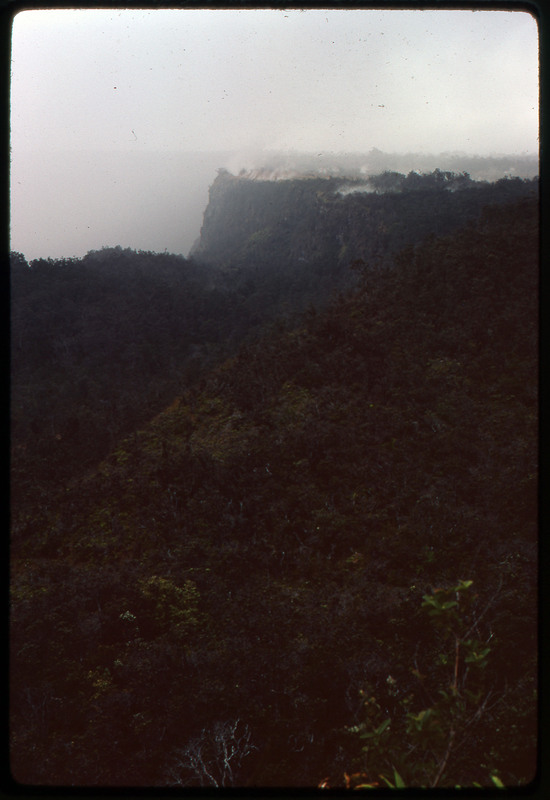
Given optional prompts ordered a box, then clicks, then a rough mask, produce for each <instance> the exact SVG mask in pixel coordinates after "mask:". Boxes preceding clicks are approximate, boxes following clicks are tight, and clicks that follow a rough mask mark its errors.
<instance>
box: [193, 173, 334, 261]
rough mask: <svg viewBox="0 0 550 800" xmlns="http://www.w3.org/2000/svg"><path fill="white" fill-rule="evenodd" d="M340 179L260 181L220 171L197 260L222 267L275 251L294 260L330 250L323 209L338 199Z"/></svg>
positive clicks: (204, 225)
mask: <svg viewBox="0 0 550 800" xmlns="http://www.w3.org/2000/svg"><path fill="white" fill-rule="evenodd" d="M340 182H341V181H338V180H337V179H335V178H310V179H308V178H303V179H294V180H280V181H277V180H262V179H259V180H256V179H250V178H249V177H235V176H233V175H231V174H230V173H228V172H226V171H225V170H220V171H219V174H218V177H217V178H216V180H215V181H214V183H213V184H212V186H211V187H210V191H209V202H208V206H207V208H206V211H205V214H204V220H203V225H202V228H201V234H200V237H199V240H198V242H197V243H196V245H195V246H194V248H193V249H192V251H191V255H192V256H193V257H194V258H196V259H197V260H201V261H209V262H212V263H216V264H219V265H225V264H236V263H240V262H243V261H248V260H249V258H250V257H258V256H261V258H262V260H263V259H264V258H265V257H266V256H267V257H268V260H271V258H270V257H269V256H268V254H267V250H268V248H267V247H266V245H268V244H269V250H270V253H271V255H275V254H276V255H277V257H279V258H280V257H281V256H284V257H285V258H290V259H291V260H293V261H297V260H299V259H300V258H304V257H306V256H305V255H304V254H305V253H306V252H309V256H310V257H311V256H312V255H313V254H314V253H315V252H320V251H321V250H325V249H326V246H327V244H328V241H326V239H327V237H326V236H325V237H321V239H324V240H325V241H323V242H322V245H323V246H322V247H321V241H320V240H319V238H320V237H319V234H320V229H319V221H320V219H321V216H322V212H321V209H322V207H323V206H325V205H326V203H327V202H328V197H329V196H331V195H334V193H335V191H336V189H337V186H338V183H340Z"/></svg>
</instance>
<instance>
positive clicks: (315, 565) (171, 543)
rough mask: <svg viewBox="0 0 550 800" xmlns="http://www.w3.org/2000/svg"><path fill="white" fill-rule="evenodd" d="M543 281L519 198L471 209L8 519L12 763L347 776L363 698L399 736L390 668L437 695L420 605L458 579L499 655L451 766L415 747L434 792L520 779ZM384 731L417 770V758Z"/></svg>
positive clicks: (296, 780)
mask: <svg viewBox="0 0 550 800" xmlns="http://www.w3.org/2000/svg"><path fill="white" fill-rule="evenodd" d="M537 280H538V208H537V203H536V202H535V201H529V200H525V201H521V202H519V203H514V204H508V205H507V204H502V205H500V206H497V207H494V208H491V209H487V210H486V212H485V213H484V214H483V216H482V218H481V219H480V220H479V221H478V222H477V223H475V224H474V223H472V224H471V225H469V226H467V227H465V228H464V229H463V230H460V231H458V232H455V233H453V234H452V235H449V236H447V237H444V238H432V239H431V240H429V241H427V242H425V243H423V244H420V245H418V246H416V247H415V248H410V249H409V250H407V251H405V252H404V253H403V254H402V255H401V256H400V257H399V261H398V268H397V269H395V270H391V271H386V272H384V273H383V274H377V273H369V272H368V271H366V272H365V276H364V281H363V283H362V284H361V287H360V288H359V289H358V290H356V291H355V292H354V293H352V294H350V295H349V296H344V297H341V298H340V299H339V300H338V301H335V302H334V303H333V304H331V305H330V306H329V307H328V308H327V309H326V310H325V311H319V312H315V311H314V310H311V311H310V312H309V313H308V314H307V315H306V316H305V317H304V319H303V321H302V323H301V324H300V325H299V326H298V327H296V328H295V329H291V330H284V329H280V330H279V331H278V332H277V331H273V332H272V333H271V334H270V335H268V336H266V337H264V338H263V339H262V340H261V341H260V342H258V343H256V344H249V345H248V346H247V347H246V348H244V349H242V350H241V351H240V352H239V353H238V354H237V355H236V356H235V357H234V358H233V359H231V360H229V361H227V362H226V363H224V364H223V365H222V366H220V367H219V368H217V369H215V370H214V371H212V373H211V374H210V375H209V376H207V377H205V378H204V379H202V381H201V382H200V384H199V385H197V386H196V387H195V388H194V389H192V390H190V391H188V392H187V393H185V394H183V395H182V396H181V398H179V400H177V401H176V402H174V403H173V405H172V406H171V407H170V408H167V409H166V410H165V411H164V412H163V413H161V414H160V415H158V416H157V417H156V418H155V419H154V420H153V421H152V422H151V424H149V425H147V426H146V427H143V428H142V429H141V430H138V431H136V432H135V433H134V434H133V435H131V436H129V437H128V438H127V439H125V440H124V441H121V442H120V443H119V445H118V447H117V448H116V449H115V450H114V451H113V452H112V453H111V455H110V457H109V458H108V459H107V460H105V461H104V463H103V464H102V465H101V467H100V468H99V469H98V470H97V471H96V472H95V474H93V475H90V476H88V477H87V478H85V479H83V478H81V479H79V480H76V481H74V483H73V484H72V485H71V486H68V487H67V488H66V489H64V490H63V491H62V492H60V493H59V494H58V496H57V497H55V496H53V495H52V496H51V497H50V501H49V504H48V506H46V505H44V506H42V508H41V510H40V512H39V513H38V512H36V513H34V514H32V515H31V514H29V513H26V512H25V511H24V510H23V509H19V513H18V515H17V517H16V519H14V525H13V547H12V598H13V600H12V640H11V653H12V677H11V691H12V705H11V708H12V714H13V717H12V768H13V770H14V774H15V777H16V778H17V779H18V780H20V781H23V782H25V781H27V782H31V783H32V782H38V783H54V784H55V783H66V784H71V785H82V784H84V785H121V784H122V785H136V784H137V785H153V786H160V785H170V784H172V785H179V786H182V785H200V784H201V783H202V784H205V785H211V786H212V785H214V783H218V784H222V783H223V784H225V785H237V786H254V785H255V786H300V785H305V786H316V785H317V784H318V783H319V782H320V781H322V780H324V779H325V778H326V776H331V777H330V781H331V783H332V784H333V785H335V784H338V783H339V782H340V783H341V782H343V775H344V772H348V773H350V772H352V771H354V770H357V769H359V770H360V769H363V768H364V758H365V757H364V754H362V753H361V746H362V744H364V741H357V740H356V738H355V737H354V736H352V735H351V734H350V733H349V732H347V731H346V728H347V726H349V725H354V724H357V723H358V721H360V718H361V717H360V715H361V709H362V706H363V700H362V699H361V697H360V695H359V690H361V689H365V690H367V691H368V692H373V693H374V694H375V696H377V697H381V698H383V703H384V707H385V708H386V713H388V714H390V715H392V718H393V719H394V723H392V730H393V724H395V726H399V725H400V724H403V725H404V724H405V720H402V723H401V722H400V719H399V707H398V706H397V705H396V702H395V700H394V694H392V693H391V692H390V689H391V688H392V686H393V685H394V684H391V682H390V683H388V681H389V677H388V676H390V675H391V676H392V677H391V680H392V681H394V683H395V682H396V685H397V687H398V691H399V692H400V693H401V694H400V696H401V697H406V696H408V694H409V693H410V692H411V691H412V690H413V689H414V687H415V686H416V685H417V684H418V681H419V680H425V683H424V684H423V686H425V687H426V690H427V691H428V693H429V692H430V690H431V688H432V681H433V680H434V675H435V674H436V673H437V670H438V669H439V668H440V666H441V661H440V659H439V654H440V653H441V650H440V646H441V637H440V636H439V635H437V634H436V635H434V634H433V631H432V629H431V627H430V626H428V625H426V622H425V620H424V617H423V616H422V615H421V614H420V613H419V607H420V603H421V600H422V595H423V594H424V593H426V592H429V591H431V590H432V589H436V588H437V587H442V586H443V587H447V586H453V585H454V584H455V583H456V582H457V580H458V579H463V580H473V581H474V587H475V592H476V595H475V603H476V604H477V608H478V611H479V615H478V616H479V622H478V626H477V630H476V632H475V636H476V638H479V639H480V640H482V641H489V642H490V645H489V649H490V650H491V653H490V655H489V658H490V659H492V660H490V667H489V668H488V669H487V670H485V671H484V672H483V674H482V677H483V681H485V684H484V688H483V687H482V688H483V694H482V695H479V698H481V699H479V698H478V700H477V701H476V700H475V697H474V698H473V699H472V698H469V700H468V702H477V703H478V705H479V708H481V704H482V703H483V707H482V708H481V710H479V708H478V711H479V713H478V711H476V712H475V713H472V714H471V718H470V719H469V722H468V728H467V731H465V732H463V733H462V734H461V735H460V736H458V735H457V739H456V747H455V748H454V749H452V751H451V749H450V748H449V752H448V755H447V757H446V758H445V752H446V750H447V738H445V740H444V742H443V743H441V742H440V741H436V743H435V745H434V747H435V750H436V752H438V753H439V754H440V755H439V756H438V757H439V759H440V764H441V765H442V766H441V776H440V781H439V784H440V786H454V785H456V784H460V785H462V786H472V783H473V782H479V783H481V784H485V783H487V782H488V779H489V778H488V776H489V773H490V772H492V771H495V770H497V771H498V774H499V776H500V778H501V779H502V780H503V782H504V783H506V784H510V785H517V784H518V783H522V782H523V783H525V782H526V781H529V780H530V779H531V778H532V777H533V770H534V764H535V762H534V758H535V749H534V747H535V735H536V729H535V720H536V701H535V689H536V663H535V645H536V624H535V616H536V542H537V520H536V514H537V497H536V493H537V492H536V486H537ZM472 635H474V634H472ZM414 669H416V672H413V670H414ZM472 670H474V667H473V666H472ZM421 673H422V675H424V678H422V675H421ZM480 680H481V678H480ZM388 687H389V688H388ZM447 689H448V687H447ZM392 691H393V690H392ZM480 691H481V689H480ZM434 693H435V690H434ZM381 702H382V701H381ZM421 708H422V706H420V707H417V706H413V707H412V710H413V711H414V712H415V713H418V712H419V711H420V709H421ZM397 729H398V727H397ZM400 746H401V751H400V752H398V751H396V757H397V756H399V758H400V761H399V768H400V773H401V774H402V775H403V778H404V779H405V780H412V779H413V778H412V777H411V776H414V775H415V769H417V768H418V764H419V759H420V757H419V751H418V750H416V751H415V752H413V753H412V754H411V753H409V751H408V750H407V748H406V746H405V744H404V743H403V742H401V745H400ZM224 747H225V751H224ZM224 752H225V753H226V754H227V752H233V753H234V755H233V757H232V759H231V762H230V764H229V765H227V762H226V761H224ZM426 757H427V756H426ZM394 763H395V762H394ZM388 774H391V773H388Z"/></svg>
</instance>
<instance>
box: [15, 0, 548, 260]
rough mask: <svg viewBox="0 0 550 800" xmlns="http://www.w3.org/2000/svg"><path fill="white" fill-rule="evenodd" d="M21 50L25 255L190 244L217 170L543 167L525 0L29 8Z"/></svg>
mask: <svg viewBox="0 0 550 800" xmlns="http://www.w3.org/2000/svg"><path fill="white" fill-rule="evenodd" d="M8 66H9V68H10V73H9V74H10V75H11V86H10V100H11V118H10V133H11V142H10V145H11V247H12V248H13V249H15V250H18V251H20V252H22V253H23V254H24V255H25V256H26V257H27V258H29V259H32V258H37V257H47V256H52V257H63V256H66V257H68V256H72V255H75V256H79V255H82V254H84V253H86V252H87V250H89V249H93V248H100V247H102V246H109V245H116V244H120V245H122V246H125V247H126V246H128V247H132V248H137V249H149V250H155V251H161V252H162V251H164V250H165V249H166V250H169V251H172V252H177V253H184V254H185V253H186V252H187V251H188V249H189V247H190V246H191V245H192V243H193V241H194V240H195V238H196V236H197V234H198V231H199V229H200V225H201V219H202V215H203V213H204V210H205V207H206V203H207V199H208V187H209V186H210V185H211V183H212V182H213V181H214V179H215V177H216V170H217V169H218V168H225V169H227V170H228V171H230V172H231V173H232V174H234V175H238V174H240V173H241V172H242V171H243V170H244V173H243V175H247V176H249V177H251V178H255V179H258V178H260V177H261V178H263V179H265V178H267V177H269V178H270V179H283V178H289V177H296V176H302V175H307V174H314V175H329V174H330V175H348V174H350V173H351V174H353V175H356V174H359V175H368V174H373V173H376V172H380V171H382V170H385V169H389V170H396V171H399V172H404V173H407V172H409V171H410V170H420V171H432V170H433V169H435V168H440V169H451V170H455V169H461V170H467V171H469V172H470V173H471V175H472V177H474V178H478V179H479V178H487V179H494V178H499V177H502V175H503V174H513V175H525V176H526V177H532V176H533V174H534V173H536V172H537V171H538V167H537V165H536V160H537V154H538V30H537V24H536V20H535V19H534V17H533V16H532V15H531V14H529V13H528V12H526V11H514V12H507V11H499V10H492V9H488V10H478V11H477V12H476V13H475V14H474V13H472V12H471V11H469V10H460V9H458V10H449V9H442V10H435V9H434V10H425V11H420V10H415V9H411V10H393V9H390V10H383V9H306V10H297V9H290V10H274V9H135V10H133V9H43V10H28V11H22V12H20V13H19V14H17V15H16V16H15V18H14V23H13V36H12V52H11V63H10V64H9V65H8ZM382 151H383V152H382ZM457 153H461V154H465V155H467V160H466V161H464V160H463V161H460V160H457V158H456V154H457ZM431 154H433V155H431ZM476 154H477V155H478V156H479V157H483V158H490V161H486V162H484V163H481V161H479V160H476V158H475V155H476ZM495 154H497V155H498V154H510V157H509V158H507V159H504V160H500V161H499V160H495V159H494V158H493V156H495V158H496V155H495ZM468 159H469V161H468Z"/></svg>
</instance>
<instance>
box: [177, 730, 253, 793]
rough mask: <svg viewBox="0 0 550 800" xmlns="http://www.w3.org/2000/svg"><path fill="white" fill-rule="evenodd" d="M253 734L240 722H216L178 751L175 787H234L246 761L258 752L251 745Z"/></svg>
mask: <svg viewBox="0 0 550 800" xmlns="http://www.w3.org/2000/svg"><path fill="white" fill-rule="evenodd" d="M250 737H251V732H250V729H249V727H248V725H244V724H241V721H240V719H237V720H233V721H231V722H229V721H228V722H216V723H215V724H214V726H213V727H212V728H203V729H202V731H201V733H200V735H199V736H197V737H196V738H194V739H192V740H191V741H190V742H189V743H188V744H187V745H186V747H184V748H183V749H181V750H178V751H177V752H176V754H175V758H174V761H173V763H172V765H171V766H170V769H169V772H168V781H167V782H168V783H169V784H170V785H172V786H189V785H195V786H196V785H197V783H199V784H200V785H201V786H215V787H216V788H219V787H225V786H232V785H234V784H235V780H236V778H237V776H238V771H239V769H240V767H241V763H242V760H243V759H244V758H246V757H247V756H248V755H250V753H251V752H252V751H253V750H256V749H257V748H256V747H255V745H253V744H250Z"/></svg>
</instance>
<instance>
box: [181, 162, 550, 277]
mask: <svg viewBox="0 0 550 800" xmlns="http://www.w3.org/2000/svg"><path fill="white" fill-rule="evenodd" d="M537 191H538V185H537V184H536V182H535V181H529V180H521V179H519V178H518V179H511V180H501V181H497V182H496V183H486V182H476V181H472V180H471V178H470V177H469V176H468V175H467V174H463V175H455V174H454V173H449V172H445V173H443V172H441V171H439V170H436V171H435V172H434V173H431V174H427V175H419V174H418V173H409V175H407V176H405V175H401V174H399V173H389V172H386V173H383V174H382V175H379V176H374V177H371V178H364V177H363V178H357V177H356V178H347V179H346V178H343V177H341V176H338V177H334V176H333V177H319V176H307V175H306V176H304V177H301V178H299V177H294V178H285V177H283V178H282V179H277V178H276V177H275V178H274V177H273V176H271V175H270V176H264V175H263V173H261V172H259V173H257V174H256V175H254V176H252V177H251V176H249V175H248V174H244V173H242V174H240V175H238V176H234V175H232V174H231V173H229V172H227V171H226V170H223V169H220V170H219V172H218V176H217V178H216V180H215V181H214V183H213V184H212V186H211V187H210V191H209V202H208V206H207V208H206V210H205V213H204V219H203V225H202V228H201V233H200V237H199V239H198V240H197V242H196V244H195V245H194V247H193V249H192V251H191V256H192V257H193V258H194V259H195V260H197V261H200V262H206V263H211V264H213V265H217V266H219V267H226V268H238V267H251V266H254V267H261V266H263V267H270V266H271V267H273V268H275V269H276V270H281V269H293V270H294V271H295V272H296V270H304V269H307V268H308V267H307V265H310V266H309V269H311V268H313V269H316V270H319V269H320V270H321V272H322V273H325V272H327V271H328V272H330V273H331V275H332V282H333V283H334V285H335V286H339V287H341V286H345V285H349V284H350V283H353V277H352V276H353V273H351V272H350V269H349V268H350V266H351V265H352V264H353V263H354V262H355V261H357V260H360V261H363V262H365V263H366V264H368V265H370V266H373V265H378V266H380V265H389V264H390V263H391V262H392V258H393V255H394V254H395V253H396V252H397V251H398V250H400V249H401V248H402V247H404V246H407V245H411V244H417V243H418V242H420V241H421V240H423V239H424V238H425V237H426V236H428V235H430V234H433V235H436V236H439V235H445V234H448V233H450V232H452V231H453V230H456V229H457V228H458V227H461V226H462V225H464V224H465V223H467V222H468V221H470V220H473V219H476V218H478V217H479V214H480V212H481V209H482V208H483V207H484V206H486V205H490V204H493V203H500V202H504V201H509V200H511V199H518V198H520V197H523V196H526V195H532V194H534V193H536V192H537Z"/></svg>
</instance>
